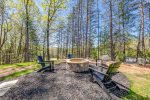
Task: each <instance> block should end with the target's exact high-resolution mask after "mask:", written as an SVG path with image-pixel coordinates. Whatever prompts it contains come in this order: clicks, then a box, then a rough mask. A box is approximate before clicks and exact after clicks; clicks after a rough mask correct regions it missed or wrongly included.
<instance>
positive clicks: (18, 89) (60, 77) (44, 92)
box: [0, 63, 129, 100]
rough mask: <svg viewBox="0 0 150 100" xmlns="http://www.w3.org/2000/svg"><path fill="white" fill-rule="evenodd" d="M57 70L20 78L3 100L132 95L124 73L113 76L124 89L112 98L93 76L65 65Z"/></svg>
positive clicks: (98, 98)
mask: <svg viewBox="0 0 150 100" xmlns="http://www.w3.org/2000/svg"><path fill="white" fill-rule="evenodd" d="M55 69H56V70H55V72H53V73H50V72H45V73H36V72H34V73H31V74H29V75H24V76H22V77H20V78H19V82H18V83H17V84H16V85H15V86H14V87H12V88H11V89H10V90H9V91H8V92H7V93H6V94H5V95H4V96H3V97H0V100H1V99H2V100H110V99H111V100H112V98H113V99H114V100H116V99H119V98H121V97H122V96H124V95H126V94H127V93H128V89H127V88H129V81H128V79H127V78H126V77H125V76H124V75H123V74H122V73H118V74H116V75H114V76H113V80H115V81H116V82H118V83H119V84H120V85H119V87H120V88H121V90H120V91H118V90H116V91H115V90H114V91H112V92H111V97H112V98H110V97H109V96H108V95H107V94H106V93H105V92H104V91H103V90H102V88H101V87H100V86H99V85H98V84H96V83H93V82H92V81H91V76H90V74H89V73H74V72H72V71H71V70H69V66H68V65H67V64H65V63H61V64H59V65H55Z"/></svg>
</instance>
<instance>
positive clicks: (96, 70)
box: [89, 67, 108, 76]
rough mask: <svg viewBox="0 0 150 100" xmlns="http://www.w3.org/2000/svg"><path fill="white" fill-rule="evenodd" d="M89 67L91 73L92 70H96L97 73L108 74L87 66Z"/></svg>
mask: <svg viewBox="0 0 150 100" xmlns="http://www.w3.org/2000/svg"><path fill="white" fill-rule="evenodd" d="M89 69H90V70H92V73H91V74H93V72H94V71H95V72H97V73H99V74H102V75H105V76H108V74H106V73H103V72H101V71H99V70H96V69H94V68H91V67H89Z"/></svg>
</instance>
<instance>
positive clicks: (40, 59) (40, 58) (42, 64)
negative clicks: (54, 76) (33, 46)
mask: <svg viewBox="0 0 150 100" xmlns="http://www.w3.org/2000/svg"><path fill="white" fill-rule="evenodd" d="M38 61H39V63H40V64H41V66H42V67H45V63H44V60H43V58H42V56H38Z"/></svg>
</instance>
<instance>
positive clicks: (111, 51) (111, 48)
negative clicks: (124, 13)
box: [109, 0, 114, 60]
mask: <svg viewBox="0 0 150 100" xmlns="http://www.w3.org/2000/svg"><path fill="white" fill-rule="evenodd" d="M109 3H110V5H109V6H110V17H109V20H110V54H111V60H114V49H113V34H112V30H113V26H112V1H111V0H110V1H109Z"/></svg>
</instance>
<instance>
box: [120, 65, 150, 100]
mask: <svg viewBox="0 0 150 100" xmlns="http://www.w3.org/2000/svg"><path fill="white" fill-rule="evenodd" d="M119 70H120V71H121V72H123V73H124V74H125V75H126V76H127V77H128V79H129V81H130V83H131V87H130V92H129V95H127V96H125V97H123V98H122V99H123V100H150V69H149V68H142V67H136V66H133V67H131V66H128V67H121V68H120V69H119Z"/></svg>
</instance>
